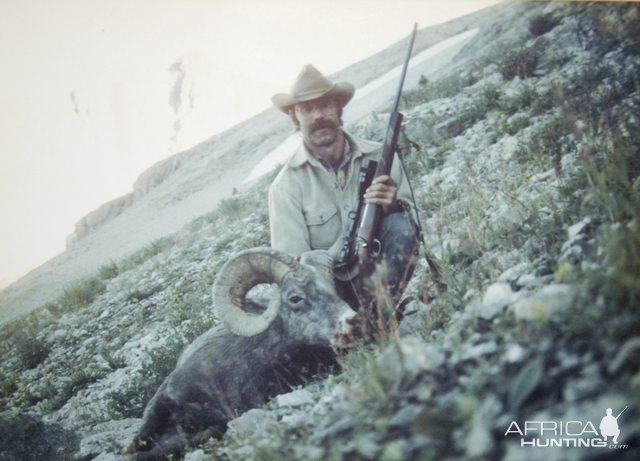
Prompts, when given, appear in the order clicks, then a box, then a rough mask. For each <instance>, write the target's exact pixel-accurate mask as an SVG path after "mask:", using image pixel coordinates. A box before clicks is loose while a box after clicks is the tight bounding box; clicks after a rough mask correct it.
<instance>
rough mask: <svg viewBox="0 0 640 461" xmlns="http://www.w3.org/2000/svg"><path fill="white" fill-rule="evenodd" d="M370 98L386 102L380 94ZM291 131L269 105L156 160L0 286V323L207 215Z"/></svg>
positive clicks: (483, 18) (467, 23)
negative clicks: (59, 249)
mask: <svg viewBox="0 0 640 461" xmlns="http://www.w3.org/2000/svg"><path fill="white" fill-rule="evenodd" d="M494 10H495V8H490V9H487V10H485V11H482V12H479V13H477V14H474V15H472V16H467V17H462V18H459V19H457V20H454V21H451V22H448V23H446V24H442V25H439V26H435V27H430V28H428V29H425V30H421V31H420V32H419V34H418V36H417V37H416V45H415V47H414V49H415V53H419V52H421V51H422V50H424V49H425V48H428V47H430V46H432V45H434V44H436V43H438V42H440V41H441V40H443V39H446V38H448V37H451V36H453V35H456V34H458V33H460V32H462V31H464V30H465V29H466V28H472V27H476V25H477V24H485V23H488V22H489V21H491V20H493V16H494V15H495V13H494ZM407 33H409V29H407ZM405 46H406V41H401V42H399V43H397V44H395V45H393V46H392V47H390V48H388V49H386V50H383V51H381V52H380V53H378V54H376V55H373V56H370V57H367V58H365V59H363V60H362V61H361V62H359V63H355V64H354V65H352V66H350V67H348V68H347V69H345V70H343V71H341V72H339V73H337V74H336V75H335V76H334V77H335V78H336V79H340V80H343V79H344V80H347V81H350V82H352V83H353V84H354V85H356V87H357V88H359V87H362V86H363V85H365V84H366V83H368V82H370V81H371V80H374V79H376V78H377V77H379V76H380V75H381V74H383V73H385V72H387V71H388V70H389V69H391V68H393V67H394V66H397V65H399V64H400V63H401V61H402V59H403V57H404V54H405V53H404V52H403V50H404V47H405ZM287 84H288V83H284V85H287ZM375 95H376V96H380V95H382V100H384V99H385V98H384V92H381V91H378V92H376V93H375ZM387 97H389V96H387ZM267 104H268V101H265V105H267ZM217 110H223V108H217ZM290 133H291V126H290V123H289V121H288V120H287V119H286V118H285V117H283V116H282V114H281V113H280V112H279V111H277V110H275V109H270V110H267V111H265V112H263V113H261V114H259V115H257V116H255V117H253V118H251V119H249V120H247V121H245V122H243V123H240V124H239V125H237V126H235V127H234V128H232V129H230V130H228V131H226V132H224V133H221V134H218V135H216V136H213V137H212V138H211V139H209V140H207V141H204V142H203V143H201V144H199V145H197V146H194V147H193V148H191V149H189V150H187V151H185V152H182V153H180V154H177V155H175V156H172V157H170V158H167V159H165V160H162V161H160V162H158V163H157V164H156V165H154V166H152V167H151V168H149V170H147V171H145V172H144V173H143V174H142V175H141V176H140V178H138V180H137V181H136V183H135V184H134V185H133V191H132V192H131V193H130V194H128V195H125V196H123V197H119V198H117V199H114V200H112V201H110V202H109V203H106V204H104V205H103V206H101V207H100V208H98V209H97V210H94V211H93V212H91V213H89V214H88V215H87V216H85V217H84V218H82V219H80V220H79V221H78V223H77V224H76V229H75V231H74V233H73V234H72V235H70V236H69V238H68V239H67V243H68V246H67V249H66V251H65V252H63V253H61V254H60V255H58V256H56V257H54V258H52V259H51V260H50V261H48V262H47V263H45V264H43V265H42V266H40V267H38V268H37V269H35V270H34V271H32V272H30V273H29V274H27V275H26V276H25V277H23V278H21V279H20V280H18V281H17V282H15V283H13V284H12V285H11V286H9V287H7V288H6V289H4V290H2V291H0V323H3V322H6V321H8V320H10V319H14V318H17V317H20V316H23V315H25V314H27V313H29V312H30V311H32V310H33V309H36V308H38V307H40V306H41V305H42V304H44V303H45V302H47V301H48V300H50V299H52V298H55V297H56V296H58V295H60V294H61V293H62V291H63V289H64V288H66V287H68V286H69V285H72V284H73V283H75V282H78V281H80V280H81V279H82V278H84V277H86V276H87V275H89V274H92V273H94V272H95V271H97V270H98V268H99V267H100V266H102V265H103V264H107V263H109V262H110V261H117V260H118V259H122V258H125V257H127V256H130V255H131V254H132V253H134V252H135V251H137V250H138V249H140V248H141V247H143V246H145V245H148V244H150V243H152V242H153V240H154V239H157V238H162V237H166V236H168V235H171V234H172V233H174V232H177V231H179V230H180V229H181V228H182V227H183V226H185V225H187V224H188V223H189V222H191V221H192V220H193V219H196V218H198V217H200V216H203V215H205V214H207V213H209V212H210V211H211V210H212V209H214V208H215V206H216V205H217V204H218V203H219V201H220V200H222V199H224V198H228V197H230V196H231V195H232V193H233V191H234V189H239V190H243V189H244V188H245V186H244V185H243V181H244V180H245V179H246V177H247V173H248V172H249V171H251V169H252V168H253V166H254V165H256V164H257V163H258V162H259V161H260V160H261V159H263V158H264V157H265V156H266V155H267V154H268V153H269V152H270V151H271V150H272V149H274V148H275V147H276V146H278V145H279V144H280V143H281V142H282V141H283V140H284V139H285V138H286V137H287V136H288V135H289V134H290Z"/></svg>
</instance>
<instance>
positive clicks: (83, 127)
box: [0, 0, 498, 288]
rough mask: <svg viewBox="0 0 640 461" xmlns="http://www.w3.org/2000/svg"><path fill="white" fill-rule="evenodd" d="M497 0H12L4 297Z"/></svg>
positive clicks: (5, 105)
mask: <svg viewBox="0 0 640 461" xmlns="http://www.w3.org/2000/svg"><path fill="white" fill-rule="evenodd" d="M495 3H498V0H448V1H446V2H445V1H441V0H305V1H301V0H181V1H178V0H153V1H149V0H128V1H125V0H56V1H50V0H0V61H1V62H2V63H3V64H2V72H1V75H2V77H1V78H0V104H1V107H2V112H1V113H0V216H2V226H1V228H2V231H1V234H0V262H1V264H0V288H3V287H4V286H6V285H8V284H9V283H11V282H12V281H14V280H16V279H17V278H19V277H21V276H23V275H25V274H26V273H27V272H28V271H29V270H31V269H34V268H36V267H37V266H39V265H40V264H42V263H44V262H46V261H47V260H48V259H50V258H52V257H53V256H55V255H56V254H58V253H60V252H62V251H64V248H65V240H66V237H67V236H68V235H70V234H71V233H72V232H73V230H74V224H75V223H76V222H77V221H79V220H80V219H81V218H82V217H83V216H85V215H86V214H87V213H89V212H90V211H92V210H94V209H96V208H98V207H99V206H100V205H101V204H103V203H105V202H107V201H110V200H112V199H115V198H117V197H119V196H122V195H125V194H127V193H129V192H131V190H132V185H133V183H134V181H135V179H136V178H137V177H138V176H139V175H140V174H141V173H142V172H143V171H144V170H145V169H147V168H148V167H150V166H151V165H153V164H154V163H156V162H158V161H160V160H162V159H164V158H166V157H168V156H170V155H172V154H175V153H178V152H180V151H183V150H185V149H187V148H189V147H192V146H193V145H195V144H198V143H200V142H202V141H204V140H206V139H208V138H209V137H211V136H213V135H214V134H216V133H219V132H221V131H224V130H225V129H228V128H230V127H232V126H233V125H235V124H237V123H239V122H241V121H243V120H245V119H247V118H249V117H251V116H252V115H255V114H257V113H259V112H261V111H262V110H264V109H266V108H268V107H270V105H271V101H270V98H271V96H272V95H273V94H275V93H278V92H282V91H287V90H288V88H289V86H290V84H291V83H292V82H293V80H294V79H295V77H296V76H297V74H298V72H299V71H300V69H301V68H302V66H303V65H305V64H308V63H312V64H314V65H315V66H316V67H317V68H318V69H319V70H320V71H321V72H323V73H325V74H331V73H333V72H336V71H339V70H341V69H342V68H344V67H346V66H348V65H350V64H352V63H354V62H356V61H359V60H361V59H364V58H366V57H367V56H370V55H372V54H374V53H376V52H378V51H380V50H382V49H384V48H386V47H387V46H389V45H391V44H393V43H395V42H397V41H398V40H400V39H402V38H403V37H406V36H408V35H409V33H410V32H411V28H412V27H413V23H414V22H418V27H419V28H423V27H426V26H428V25H434V24H439V23H442V22H446V21H448V20H450V19H454V18H456V17H459V16H462V15H465V14H468V13H471V12H473V11H476V10H479V9H482V8H485V7H487V6H490V5H492V4H495Z"/></svg>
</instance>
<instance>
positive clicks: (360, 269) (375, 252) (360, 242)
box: [334, 24, 446, 289]
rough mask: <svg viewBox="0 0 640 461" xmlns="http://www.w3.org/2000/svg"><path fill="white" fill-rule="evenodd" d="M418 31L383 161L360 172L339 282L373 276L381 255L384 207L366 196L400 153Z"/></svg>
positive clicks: (432, 267) (366, 165)
mask: <svg viewBox="0 0 640 461" xmlns="http://www.w3.org/2000/svg"><path fill="white" fill-rule="evenodd" d="M417 27H418V24H415V25H414V26H413V31H412V33H411V37H410V41H409V49H408V50H407V57H406V58H405V60H404V65H403V67H402V73H401V75H400V84H399V86H398V91H397V92H396V96H395V101H394V103H393V109H392V111H391V114H390V116H389V124H388V126H387V131H386V133H385V137H384V143H383V145H382V154H381V156H380V160H379V161H378V162H375V161H370V162H369V161H368V160H367V159H365V160H363V163H362V166H361V168H360V174H359V182H360V192H359V200H358V207H357V209H356V210H355V211H354V212H352V213H351V214H350V219H351V226H350V230H349V232H348V233H347V235H346V236H345V239H344V243H343V246H342V249H341V251H340V253H339V255H338V258H337V259H336V263H335V265H334V274H335V277H336V278H337V279H339V280H343V281H351V280H353V279H354V278H355V277H357V276H358V275H359V274H360V273H365V274H367V275H368V274H370V273H371V272H373V268H374V265H375V262H376V261H377V259H378V257H379V255H380V251H381V245H380V241H379V240H378V235H379V230H380V223H381V221H382V217H383V211H382V207H381V206H380V205H373V204H370V203H365V201H364V198H363V195H364V192H365V191H366V189H367V187H369V185H370V184H371V182H372V181H373V179H375V178H377V177H378V176H383V175H389V174H390V172H391V166H392V164H393V156H394V153H395V152H396V151H399V149H398V147H397V144H398V136H399V135H400V128H401V126H402V120H403V115H402V114H401V113H400V112H399V110H398V109H399V106H400V98H401V97H402V87H403V85H404V80H405V77H406V75H407V68H408V66H409V60H410V59H411V51H412V49H413V43H414V41H415V38H416V31H417ZM374 169H375V172H374ZM407 180H408V178H407ZM416 212H417V210H416ZM418 221H419V219H418ZM418 229H419V233H420V236H419V237H420V239H421V240H422V242H423V243H424V238H423V234H422V228H421V226H420V223H419V222H418ZM424 248H425V253H426V257H427V263H428V265H429V268H430V270H431V272H432V275H433V276H434V279H435V281H436V284H437V285H438V287H439V289H442V288H443V287H444V288H446V285H444V283H443V282H442V278H441V273H440V268H439V266H438V264H437V263H436V261H435V258H434V257H433V256H432V255H431V253H430V252H429V251H428V250H427V247H426V245H424Z"/></svg>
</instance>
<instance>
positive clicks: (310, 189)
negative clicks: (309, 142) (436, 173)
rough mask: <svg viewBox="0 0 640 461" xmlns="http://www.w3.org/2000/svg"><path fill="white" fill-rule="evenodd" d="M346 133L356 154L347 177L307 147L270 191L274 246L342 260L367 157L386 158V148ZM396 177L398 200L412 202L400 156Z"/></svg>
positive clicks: (394, 169) (300, 149) (290, 163)
mask: <svg viewBox="0 0 640 461" xmlns="http://www.w3.org/2000/svg"><path fill="white" fill-rule="evenodd" d="M345 135H346V139H347V142H348V143H349V147H350V149H351V152H352V156H351V160H350V163H349V167H348V170H347V173H346V176H344V172H341V173H336V172H335V171H333V170H332V169H331V168H327V167H325V166H324V165H323V164H322V163H321V162H320V161H319V160H318V159H317V158H316V157H314V156H313V155H312V154H311V153H310V152H309V151H308V149H307V148H306V147H305V146H304V143H302V145H301V146H300V147H299V148H298V150H297V151H296V152H295V153H294V154H293V156H292V157H291V158H290V159H289V160H288V161H287V163H286V164H285V165H284V167H283V168H282V170H281V171H280V173H278V175H277V176H276V178H275V179H274V181H273V183H272V184H271V187H270V188H269V223H270V230H271V246H272V247H273V248H275V249H277V250H281V251H285V252H287V253H290V254H293V255H300V254H302V253H304V252H305V251H309V250H318V249H321V250H329V252H330V253H331V254H332V256H333V257H334V258H335V257H336V256H337V254H338V252H339V251H340V248H341V247H342V242H343V236H345V235H346V234H347V232H348V231H349V226H350V224H351V220H350V218H349V214H350V213H351V212H355V211H356V209H357V206H358V192H359V184H358V173H359V171H360V165H361V163H362V159H363V158H364V157H369V158H370V159H372V160H378V158H379V157H380V154H381V144H379V143H373V142H371V141H366V140H362V139H357V138H355V137H353V136H351V135H349V134H348V133H345ZM343 176H344V177H343ZM391 177H392V178H393V180H394V181H395V182H396V184H397V186H398V193H397V199H398V200H403V201H405V202H406V203H411V195H410V191H409V186H408V183H407V180H406V178H405V177H404V174H403V173H402V168H401V165H400V161H399V159H398V158H397V157H396V158H394V161H393V165H392V168H391Z"/></svg>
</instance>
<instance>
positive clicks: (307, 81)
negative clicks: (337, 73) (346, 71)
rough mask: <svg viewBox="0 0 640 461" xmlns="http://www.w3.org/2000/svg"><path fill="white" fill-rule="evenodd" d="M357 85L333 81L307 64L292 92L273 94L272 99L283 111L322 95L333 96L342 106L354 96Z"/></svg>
mask: <svg viewBox="0 0 640 461" xmlns="http://www.w3.org/2000/svg"><path fill="white" fill-rule="evenodd" d="M355 91H356V90H355V87H354V86H353V85H352V84H351V83H347V82H340V83H333V82H331V80H329V79H328V78H327V77H325V76H324V75H322V74H321V73H320V71H319V70H318V69H316V68H315V67H313V66H312V65H311V64H307V65H306V66H304V67H303V68H302V71H301V72H300V74H299V75H298V78H296V81H295V82H294V83H293V86H292V87H291V93H290V94H289V93H278V94H276V95H273V97H272V98H271V101H272V102H273V104H274V105H275V106H276V107H277V108H278V109H280V110H281V111H282V112H285V113H287V112H289V110H290V109H291V108H292V106H293V105H295V104H297V103H300V102H305V101H311V100H312V99H318V98H320V97H322V96H333V97H334V98H335V99H336V101H337V102H338V104H340V105H341V107H344V106H345V105H346V104H347V103H348V102H349V101H350V100H351V98H352V97H353V93H355Z"/></svg>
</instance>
